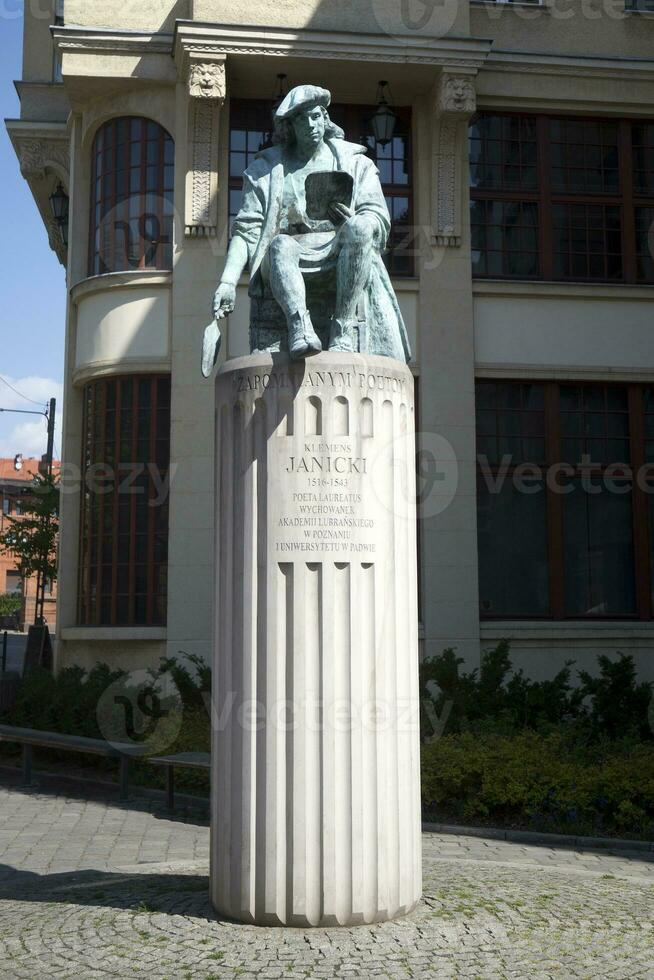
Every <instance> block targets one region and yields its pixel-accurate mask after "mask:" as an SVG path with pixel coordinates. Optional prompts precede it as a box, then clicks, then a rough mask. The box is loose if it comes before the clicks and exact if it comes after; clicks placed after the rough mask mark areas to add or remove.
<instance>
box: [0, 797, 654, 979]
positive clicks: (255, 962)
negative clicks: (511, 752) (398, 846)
mask: <svg viewBox="0 0 654 980" xmlns="http://www.w3.org/2000/svg"><path fill="white" fill-rule="evenodd" d="M423 845H424V862H423V863H424V897H423V901H422V902H421V904H420V905H419V907H418V908H417V909H416V911H415V912H414V913H413V914H412V915H411V916H408V917H407V918H405V919H401V920H398V921H397V922H392V923H384V924H382V925H376V926H359V927H357V928H352V929H324V930H300V929H262V928H256V927H252V926H244V925H239V924H237V923H233V922H226V921H223V920H221V919H220V918H219V917H218V916H216V914H215V913H214V912H213V910H212V908H211V905H210V902H209V897H208V895H209V892H208V887H209V882H208V861H209V834H208V828H207V826H206V824H203V823H202V822H201V821H200V820H199V819H198V815H197V813H195V814H192V813H191V812H190V811H189V812H188V813H187V814H186V815H184V814H182V815H181V816H180V817H179V818H178V819H171V818H170V816H169V815H168V814H166V813H165V812H163V811H162V810H161V809H159V808H158V807H157V805H156V804H154V803H152V802H151V801H149V800H137V801H134V802H132V803H130V804H129V805H127V806H126V805H125V804H119V803H117V802H112V801H110V800H106V799H102V798H100V797H97V796H92V795H84V793H80V794H78V795H75V796H72V795H71V796H70V797H66V796H65V795H64V794H63V792H56V791H51V792H48V793H45V792H43V793H41V792H38V791H34V790H30V791H24V790H20V789H17V788H11V787H4V788H2V787H0V976H1V977H2V978H3V980H22V978H29V980H33V978H34V977H38V978H41V977H43V978H46V977H47V978H51V977H52V978H65V980H94V978H103V980H107V978H116V980H141V978H142V980H145V978H148V980H149V978H154V980H166V978H168V980H209V978H220V980H231V978H232V977H233V978H236V977H240V978H241V980H248V978H249V977H252V978H254V977H260V978H262V980H280V978H284V977H289V978H302V980H311V978H313V980H326V978H329V980H332V978H344V980H346V978H347V980H351V978H362V980H369V978H380V980H381V978H386V980H389V978H391V980H395V978H402V977H415V978H421V980H422V978H425V980H445V978H452V980H455V978H456V980H464V978H466V980H468V978H469V980H477V978H483V980H495V978H497V980H500V978H508V977H510V978H521V980H527V978H529V980H545V978H548V980H551V978H566V980H567V978H571V980H575V978H587V980H590V978H593V980H595V978H598V977H601V978H607V980H609V978H616V980H627V978H628V980H654V943H653V941H652V931H653V929H654V851H651V850H650V851H646V850H634V849H632V850H624V851H623V850H617V849H615V848H614V847H612V848H608V847H606V845H605V843H603V844H602V846H599V845H598V846H597V847H593V848H588V847H586V848H583V847H579V846H577V845H576V846H574V847H571V846H569V844H568V846H563V845H561V846H556V845H555V842H551V844H548V845H545V844H543V841H542V839H539V840H538V841H537V842H536V841H535V842H534V843H533V844H530V843H529V842H528V841H526V840H525V839H524V838H523V839H521V840H519V841H511V840H504V839H501V838H500V837H496V836H492V837H489V838H484V837H482V836H480V835H479V833H478V832H475V834H474V835H464V834H461V835H460V836H457V837H454V836H452V834H451V833H438V832H433V833H426V834H424V835H423Z"/></svg>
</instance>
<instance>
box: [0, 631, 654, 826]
mask: <svg viewBox="0 0 654 980" xmlns="http://www.w3.org/2000/svg"><path fill="white" fill-rule="evenodd" d="M461 665H462V661H461V660H459V659H457V657H456V656H455V654H454V652H453V651H452V650H446V651H445V652H444V653H443V654H442V655H441V656H440V657H435V658H432V659H431V660H427V661H425V662H424V663H423V664H422V665H421V668H420V685H421V688H420V690H421V705H422V709H423V712H422V719H421V730H422V736H423V745H422V796H423V809H424V813H425V816H426V817H427V818H429V819H433V820H437V821H442V822H447V821H451V822H455V823H457V822H460V823H484V824H491V825H498V826H519V827H527V828H533V829H538V830H552V831H559V832H569V833H577V834H585V833H586V834H598V835H601V834H609V835H620V836H634V837H647V838H650V839H654V702H653V701H652V688H651V685H649V684H644V683H642V682H638V681H637V680H636V672H635V666H634V662H633V659H632V658H631V657H625V656H618V657H617V658H616V659H613V660H612V659H610V658H608V657H605V656H599V657H598V672H597V674H596V675H595V676H592V677H591V676H590V675H589V674H587V673H584V672H580V675H579V684H578V685H576V686H573V684H572V675H571V668H572V664H568V665H567V666H566V667H565V668H564V669H563V670H562V671H560V672H559V674H557V675H556V676H555V677H554V678H552V679H551V680H549V681H540V682H534V681H530V680H528V679H527V678H525V677H524V676H523V675H522V673H521V672H520V671H517V672H516V671H514V670H513V668H512V664H511V660H510V656H509V648H508V645H507V644H500V645H499V646H498V647H497V648H496V649H494V650H490V651H487V652H486V653H485V654H484V656H483V658H482V663H481V667H480V669H479V670H478V671H471V672H468V673H466V672H463V671H462V670H461ZM162 675H165V676H167V677H170V676H172V678H173V680H174V682H175V688H176V690H177V691H178V692H179V695H180V696H181V708H182V715H181V725H180V727H179V731H178V732H177V734H176V735H175V737H174V740H173V741H172V742H166V744H165V745H157V746H156V748H155V749H154V751H156V752H157V753H160V752H163V751H165V752H170V753H174V752H184V751H209V748H210V723H209V713H208V698H209V692H210V689H211V671H210V668H209V667H208V666H207V665H206V664H205V663H204V662H203V661H201V660H200V659H198V658H194V657H188V658H187V661H186V665H182V664H180V663H178V662H177V661H176V660H175V659H168V660H162V661H161V664H160V667H159V670H158V671H151V672H150V678H151V689H152V690H154V689H155V687H156V685H157V683H158V681H159V679H160V678H161V676H162ZM128 676H129V675H126V674H124V673H123V672H122V671H119V670H112V669H111V668H109V667H108V666H107V665H106V664H98V665H96V667H94V668H93V670H91V671H88V672H87V671H84V670H82V669H81V668H79V667H70V668H67V669H66V670H62V671H61V672H60V673H59V674H58V675H57V676H56V677H53V676H52V675H51V674H49V673H47V672H46V671H42V670H34V671H32V672H31V673H30V675H29V676H28V677H27V678H26V680H25V682H24V683H23V685H22V687H21V690H20V693H19V697H18V700H17V701H16V704H15V705H14V707H13V708H12V710H11V711H9V712H5V714H4V716H2V718H1V719H0V720H2V721H3V722H5V723H8V724H13V725H21V726H26V727H32V728H42V729H46V730H52V731H63V732H68V733H70V734H77V735H87V736H89V737H91V738H100V737H103V736H105V735H106V734H107V720H106V718H105V720H104V724H103V726H102V730H101V728H100V726H99V724H98V704H99V703H100V701H101V699H102V695H103V694H104V692H105V691H106V689H107V687H108V686H109V685H111V684H114V683H116V682H118V681H120V680H121V678H123V679H127V678H128ZM148 690H149V689H148V687H147V685H146V693H147V691H148ZM105 700H106V699H105ZM148 703H149V704H150V709H149V710H150V713H151V714H152V718H153V720H154V722H156V721H157V720H158V719H159V717H165V716H166V710H167V708H166V704H164V703H160V702H159V701H158V700H157V698H155V697H152V698H150V702H148ZM109 704H110V705H111V704H113V698H109ZM175 712H177V714H175ZM114 720H115V722H116V736H115V737H116V738H118V739H120V740H122V737H121V732H123V731H124V727H125V714H124V708H123V707H120V706H118V707H116V714H115V716H114ZM179 720H180V718H179V712H178V706H174V707H173V710H172V712H171V715H170V724H171V725H172V726H173V728H174V730H175V731H176V730H177V725H176V721H179ZM443 723H444V724H443ZM164 730H165V726H164ZM145 734H146V735H147V732H145ZM2 751H6V749H5V748H3V749H2ZM38 758H39V760H40V759H42V758H43V759H46V758H51V759H52V760H53V761H54V760H57V761H59V762H63V763H64V764H65V765H67V766H68V765H72V764H73V762H74V763H75V764H76V765H78V766H80V767H94V768H95V769H96V771H97V769H98V768H100V769H101V770H103V771H107V770H112V771H113V770H115V763H113V762H107V761H105V760H95V759H93V758H92V757H91V758H90V757H88V756H79V757H74V756H70V755H68V754H67V755H66V756H65V757H62V756H57V755H56V754H47V753H45V752H43V751H42V750H39V753H38ZM133 778H134V781H135V782H137V783H143V784H146V785H149V786H156V787H161V786H163V772H162V771H161V769H159V768H158V767H154V766H150V765H149V764H148V763H147V759H140V760H137V761H135V762H134V763H133ZM176 781H177V784H178V786H179V788H180V789H181V790H186V791H187V792H192V793H199V794H203V795H206V794H207V792H208V789H209V783H208V776H207V774H206V773H203V772H199V771H197V772H196V771H193V770H179V772H178V773H177V774H176Z"/></svg>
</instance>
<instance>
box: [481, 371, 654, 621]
mask: <svg viewBox="0 0 654 980" xmlns="http://www.w3.org/2000/svg"><path fill="white" fill-rule="evenodd" d="M477 463H478V472H477V488H478V527H479V574H480V608H481V614H482V616H486V617H521V616H522V617H534V618H539V617H541V618H547V617H549V618H555V619H565V618H586V617H596V618H597V617H604V618H612V617H618V618H624V617H632V618H641V619H652V618H654V607H653V604H652V603H653V598H654V592H653V584H654V583H653V579H652V566H653V558H654V534H653V531H654V504H653V501H654V389H653V388H651V387H646V386H641V385H613V384H574V383H567V382H566V383H561V384H559V383H540V382H528V383H519V382H511V381H480V382H478V383H477Z"/></svg>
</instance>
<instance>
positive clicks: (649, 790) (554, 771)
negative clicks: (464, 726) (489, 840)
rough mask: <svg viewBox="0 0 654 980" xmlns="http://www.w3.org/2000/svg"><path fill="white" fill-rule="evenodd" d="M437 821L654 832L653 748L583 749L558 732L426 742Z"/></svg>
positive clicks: (427, 787)
mask: <svg viewBox="0 0 654 980" xmlns="http://www.w3.org/2000/svg"><path fill="white" fill-rule="evenodd" d="M421 765H422V798H423V807H424V809H425V811H427V812H429V813H430V814H431V815H432V817H433V818H436V819H440V820H454V821H455V822H468V823H469V822H473V823H474V822H480V821H481V822H489V821H490V822H493V823H499V824H503V825H507V824H508V825H516V824H517V825H520V826H527V827H532V828H533V829H538V830H556V831H562V832H566V831H568V832H574V833H590V834H599V833H609V834H615V833H617V834H621V835H623V836H624V835H625V834H628V835H629V834H630V835H634V836H651V835H652V834H654V746H651V745H636V746H634V745H633V744H631V743H629V742H623V743H620V742H613V743H611V744H610V746H608V747H605V748H604V749H598V748H597V747H595V748H590V747H588V746H585V747H580V746H579V745H578V744H577V743H571V742H570V740H569V738H568V737H567V736H566V735H565V734H563V733H561V732H556V733H552V734H549V735H540V734H538V733H536V732H529V731H524V732H522V733H520V734H518V735H514V736H512V737H511V738H507V737H505V736H501V735H488V736H487V737H485V738H482V739H480V738H478V737H476V736H475V735H474V734H473V733H472V732H464V733H463V734H460V735H448V736H445V737H444V738H442V739H440V740H438V741H436V742H432V743H430V744H429V745H425V746H423V749H422V763H421Z"/></svg>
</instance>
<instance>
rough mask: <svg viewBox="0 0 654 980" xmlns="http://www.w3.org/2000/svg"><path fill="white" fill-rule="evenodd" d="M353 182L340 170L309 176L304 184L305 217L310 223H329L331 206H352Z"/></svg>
mask: <svg viewBox="0 0 654 980" xmlns="http://www.w3.org/2000/svg"><path fill="white" fill-rule="evenodd" d="M353 189H354V180H353V178H352V175H351V174H347V173H345V172H344V171H342V170H318V171H316V173H313V174H309V175H308V177H307V178H306V180H305V183H304V192H305V196H306V202H307V217H308V218H310V219H311V220H312V221H330V220H331V219H330V215H329V208H330V206H331V205H332V204H344V205H345V207H347V208H349V207H351V206H352V192H353Z"/></svg>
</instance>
